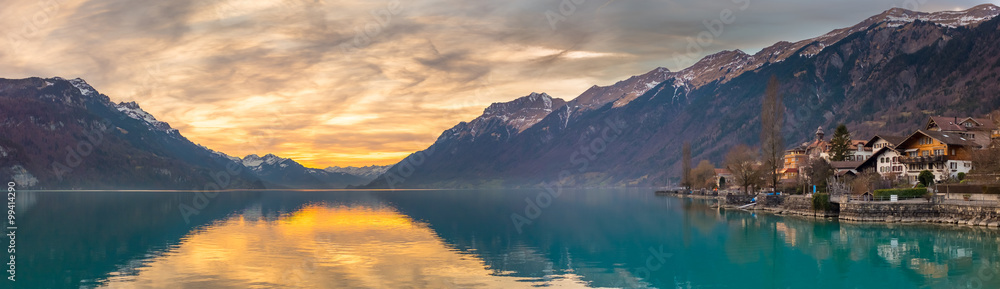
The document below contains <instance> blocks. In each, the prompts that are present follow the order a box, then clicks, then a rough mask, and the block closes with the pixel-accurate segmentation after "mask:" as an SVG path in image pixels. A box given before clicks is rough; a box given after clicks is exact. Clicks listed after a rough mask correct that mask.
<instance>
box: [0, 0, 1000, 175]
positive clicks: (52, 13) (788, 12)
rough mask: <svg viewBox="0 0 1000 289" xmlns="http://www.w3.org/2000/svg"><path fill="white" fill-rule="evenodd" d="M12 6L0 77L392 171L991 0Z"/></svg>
mask: <svg viewBox="0 0 1000 289" xmlns="http://www.w3.org/2000/svg"><path fill="white" fill-rule="evenodd" d="M576 2H579V4H576ZM994 2H996V1H994ZM3 3H4V5H3V6H4V8H3V9H2V10H0V33H3V34H4V35H3V39H4V40H3V42H2V43H3V47H0V63H2V64H0V67H2V69H0V77H2V78H25V77H32V76H39V77H55V76H59V77H63V78H77V77H79V78H83V79H85V80H86V81H87V82H88V83H90V84H91V85H93V86H94V87H95V88H96V89H97V90H99V91H100V92H101V93H104V94H106V95H108V96H109V97H110V98H111V99H112V101H116V102H118V101H136V102H137V103H138V104H139V105H140V106H141V107H142V108H143V109H144V110H146V111H148V112H150V113H151V114H153V115H154V116H156V117H157V119H159V120H162V121H166V122H168V123H170V124H171V126H173V127H174V128H177V129H179V130H180V132H181V133H182V134H183V135H184V136H186V137H187V138H189V139H190V140H191V141H193V142H195V143H199V144H202V145H205V146H207V147H209V148H212V149H215V150H218V151H222V152H225V153H227V154H230V155H234V156H240V157H242V156H245V155H247V154H251V153H256V154H261V155H263V154H267V153H273V154H276V155H279V156H282V157H289V158H292V159H295V160H296V161H299V162H301V163H303V164H304V165H306V166H309V167H320V168H322V167H327V166H334V165H337V166H346V165H355V166H362V165H372V164H377V165H386V164H392V163H395V162H396V161H398V160H400V159H402V158H403V157H405V156H406V155H408V154H410V153H412V152H414V151H417V150H421V149H424V148H426V147H427V146H429V145H430V144H432V143H433V142H434V140H435V139H437V137H438V136H439V135H440V134H441V132H442V131H443V130H445V129H448V128H450V127H452V126H454V125H455V124H457V123H458V122H460V121H468V120H471V119H472V118H474V117H476V116H478V115H479V114H481V113H482V110H483V109H484V108H485V107H486V106H488V105H489V104H490V103H493V102H501V101H509V100H512V99H515V98H517V97H520V96H524V95H527V94H530V93H531V92H547V93H549V94H550V95H553V96H555V97H560V98H563V99H566V100H569V99H572V98H574V97H576V96H577V95H578V94H579V93H581V92H583V91H584V90H586V89H587V88H589V87H590V86H592V85H609V84H612V83H614V82H616V81H618V80H622V79H625V78H627V77H629V76H631V75H636V74H642V73H645V72H647V71H649V70H652V69H654V68H656V67H661V66H662V67H667V68H669V69H671V70H674V71H676V70H680V69H682V68H684V67H687V66H688V65H691V64H693V63H694V62H695V61H696V60H697V59H698V58H700V57H701V56H704V55H707V54H711V53H715V52H718V51H720V50H730V49H741V50H743V51H745V52H747V53H751V54H752V53H754V52H756V51H757V50H759V49H761V48H763V47H766V46H769V45H771V44H773V43H774V42H777V41H781V40H788V41H796V40H801V39H806V38H810V37H815V36H819V35H822V34H824V33H826V32H829V31H830V30H833V29H836V28H842V27H847V26H851V25H854V24H856V23H858V22H860V21H861V20H864V19H865V18H868V17H870V16H872V15H875V14H878V13H880V12H882V11H884V10H887V9H889V8H892V7H904V8H916V9H917V10H921V11H940V10H956V9H967V8H969V7H972V6H975V5H978V4H983V3H988V2H982V1H935V0H896V1H884V0H874V1H873V0H846V1H801V0H770V1H767V0H713V1H693V0H692V1H669V0H634V1H630V0H610V1H609V0H565V1H562V0H544V1H539V0H497V1H445V0H412V1H411V0H399V1H397V0H370V1H330V0H315V1H314V0H272V1H250V0H230V1H226V0H219V1H216V0H170V1H146V0H140V1H134V0H90V1H77V0H33V1H22V0H16V1H10V0H5V1H3ZM921 3H923V4H921ZM744 8H745V9H744ZM726 9H729V10H731V11H734V13H733V14H734V16H735V22H734V23H733V24H730V25H726V26H724V30H723V31H722V34H721V35H720V36H719V37H718V38H715V39H714V41H713V43H712V45H710V46H708V47H707V48H705V49H704V50H703V51H701V52H700V53H696V54H695V55H688V54H687V53H686V47H687V46H688V43H689V39H691V38H692V37H696V36H697V35H698V33H700V32H703V31H705V30H706V28H705V26H704V24H703V23H704V22H705V21H711V20H714V19H718V18H719V13H720V12H721V11H723V10H726ZM550 19H551V20H550Z"/></svg>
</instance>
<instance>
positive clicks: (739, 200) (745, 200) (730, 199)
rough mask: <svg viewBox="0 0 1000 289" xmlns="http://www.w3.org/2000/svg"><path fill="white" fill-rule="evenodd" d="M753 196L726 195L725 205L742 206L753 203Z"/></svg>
mask: <svg viewBox="0 0 1000 289" xmlns="http://www.w3.org/2000/svg"><path fill="white" fill-rule="evenodd" d="M753 198H754V196H753V195H734V194H729V195H726V205H729V206H742V205H746V204H749V203H752V202H753Z"/></svg>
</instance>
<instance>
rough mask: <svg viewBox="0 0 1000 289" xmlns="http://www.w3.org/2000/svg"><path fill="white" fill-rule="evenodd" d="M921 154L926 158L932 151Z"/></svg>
mask: <svg viewBox="0 0 1000 289" xmlns="http://www.w3.org/2000/svg"><path fill="white" fill-rule="evenodd" d="M920 154H921V155H922V156H925V157H926V156H928V155H930V154H931V151H921V152H920Z"/></svg>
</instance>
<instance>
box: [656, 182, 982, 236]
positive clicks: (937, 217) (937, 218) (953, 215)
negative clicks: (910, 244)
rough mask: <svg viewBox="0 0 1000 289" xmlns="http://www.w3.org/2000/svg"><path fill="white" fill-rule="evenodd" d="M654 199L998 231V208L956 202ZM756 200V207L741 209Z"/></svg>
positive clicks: (665, 193) (660, 193)
mask: <svg viewBox="0 0 1000 289" xmlns="http://www.w3.org/2000/svg"><path fill="white" fill-rule="evenodd" d="M655 194H656V195H657V196H668V197H676V198H690V199H708V200H716V201H718V203H717V204H715V205H713V207H717V208H720V209H737V210H745V211H751V212H766V213H770V214H773V215H778V216H798V217H810V218H817V219H818V218H822V219H827V220H829V219H834V220H837V221H841V222H845V223H882V224H938V225H960V226H969V227H983V228H990V229H1000V206H997V205H989V206H984V205H975V204H955V203H951V204H949V203H900V202H895V203H890V202H848V203H843V204H841V203H833V202H831V204H832V205H834V206H832V208H833V209H832V210H829V211H815V210H812V200H811V198H808V197H805V196H801V195H786V196H751V195H719V196H712V195H696V194H681V193H676V192H668V191H657V192H656V193H655ZM754 197H757V198H758V199H757V202H756V205H754V206H751V207H750V208H744V209H740V208H738V207H739V206H741V205H746V204H749V203H750V200H751V199H752V198H754Z"/></svg>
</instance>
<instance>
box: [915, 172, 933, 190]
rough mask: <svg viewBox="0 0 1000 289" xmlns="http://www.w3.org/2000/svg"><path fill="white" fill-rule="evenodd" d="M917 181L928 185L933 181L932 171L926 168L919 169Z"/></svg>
mask: <svg viewBox="0 0 1000 289" xmlns="http://www.w3.org/2000/svg"><path fill="white" fill-rule="evenodd" d="M917 181H919V182H920V184H922V185H924V186H925V187H926V186H930V185H931V184H933V183H934V173H932V172H931V171H928V170H923V171H920V175H917Z"/></svg>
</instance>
